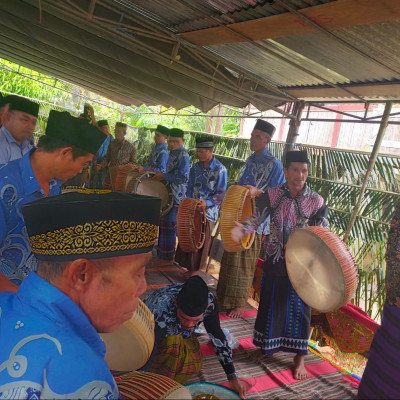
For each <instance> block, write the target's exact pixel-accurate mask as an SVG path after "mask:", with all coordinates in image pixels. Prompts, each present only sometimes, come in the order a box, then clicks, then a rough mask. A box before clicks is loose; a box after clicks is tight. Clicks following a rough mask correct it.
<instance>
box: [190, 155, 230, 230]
mask: <svg viewBox="0 0 400 400" xmlns="http://www.w3.org/2000/svg"><path fill="white" fill-rule="evenodd" d="M226 181H227V172H226V168H225V166H224V165H222V164H221V163H220V162H219V161H218V160H217V159H216V158H215V157H213V159H212V161H211V163H210V165H209V166H208V167H207V168H205V169H204V168H203V163H202V162H200V161H199V162H197V163H196V164H194V165H193V166H192V168H191V169H190V174H189V182H188V186H187V191H186V197H190V198H192V199H201V200H205V202H206V203H207V208H206V216H207V219H208V220H209V221H212V222H215V221H216V220H217V219H218V212H219V204H218V195H223V194H224V193H225V191H226ZM221 198H222V196H221Z"/></svg>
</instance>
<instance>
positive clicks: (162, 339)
mask: <svg viewBox="0 0 400 400" xmlns="http://www.w3.org/2000/svg"><path fill="white" fill-rule="evenodd" d="M144 303H145V304H146V305H147V307H148V308H149V309H150V311H151V312H152V313H153V314H154V322H155V329H154V336H155V343H154V350H153V353H152V355H151V357H150V360H149V361H148V362H147V364H146V366H145V367H144V368H143V369H145V370H150V371H151V372H157V373H158V374H161V375H165V376H167V377H169V378H171V379H174V380H175V381H177V382H180V383H184V382H186V381H187V380H188V379H190V378H191V377H192V376H193V375H195V374H198V373H199V371H200V369H201V367H202V353H201V349H200V343H199V341H198V339H197V338H196V337H194V336H193V333H194V332H195V330H196V328H198V327H199V325H200V324H201V323H204V327H205V329H206V331H207V333H208V336H209V337H210V339H211V342H212V345H213V347H214V350H215V354H216V356H217V358H218V360H219V362H220V363H221V366H222V368H223V369H224V371H225V373H226V375H227V379H228V381H229V386H230V387H231V388H232V389H233V390H235V391H237V392H238V393H239V395H240V397H241V398H242V399H244V398H245V395H246V387H245V385H244V384H243V382H242V381H241V380H240V378H239V377H238V374H237V373H236V371H235V366H234V365H233V361H232V349H231V347H230V346H229V343H228V340H227V338H226V336H225V333H224V331H223V330H222V329H221V324H220V322H219V310H218V303H217V299H216V298H215V296H214V295H213V294H212V293H211V292H210V291H209V289H208V287H207V285H206V283H205V282H204V281H203V279H201V278H200V277H199V276H192V277H190V278H189V279H188V280H187V281H186V282H185V283H184V284H182V283H176V284H174V285H169V286H165V287H163V288H160V289H157V290H155V291H154V292H153V293H151V294H150V295H149V296H147V297H146V298H145V299H144Z"/></svg>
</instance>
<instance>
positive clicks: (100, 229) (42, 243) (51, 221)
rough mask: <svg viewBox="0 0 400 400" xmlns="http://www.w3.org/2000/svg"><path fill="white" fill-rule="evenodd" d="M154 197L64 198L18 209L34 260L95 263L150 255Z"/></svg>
mask: <svg viewBox="0 0 400 400" xmlns="http://www.w3.org/2000/svg"><path fill="white" fill-rule="evenodd" d="M160 203H161V200H160V199H159V198H158V197H151V196H142V195H139V194H131V193H119V192H111V193H106V194H85V193H78V192H71V193H65V194H62V195H59V196H51V197H46V198H44V199H41V200H38V201H34V202H32V203H29V204H26V205H24V206H22V213H23V215H24V220H25V224H26V228H27V230H28V235H29V241H30V244H31V248H32V252H33V253H34V254H35V256H36V257H37V258H38V259H39V260H44V261H72V260H75V259H77V258H79V257H84V258H90V259H98V258H109V257H118V256H126V255H131V254H140V253H146V252H148V251H151V250H152V248H153V245H154V243H155V240H156V239H157V236H158V225H159V219H160Z"/></svg>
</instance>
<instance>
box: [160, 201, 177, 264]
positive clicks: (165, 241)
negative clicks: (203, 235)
mask: <svg viewBox="0 0 400 400" xmlns="http://www.w3.org/2000/svg"><path fill="white" fill-rule="evenodd" d="M177 213H178V205H177V204H175V205H174V206H173V207H172V209H171V211H170V212H169V213H168V214H167V215H164V216H163V217H161V218H160V230H159V236H158V244H157V257H158V258H161V259H163V260H173V259H174V255H175V245H176V215H177Z"/></svg>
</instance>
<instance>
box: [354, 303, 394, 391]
mask: <svg viewBox="0 0 400 400" xmlns="http://www.w3.org/2000/svg"><path fill="white" fill-rule="evenodd" d="M399 363H400V308H399V307H397V306H395V305H391V304H389V303H388V302H386V303H385V306H384V308H383V315H382V324H381V326H380V327H379V328H378V330H377V331H376V333H375V336H374V339H373V341H372V344H371V349H370V352H369V356H368V363H367V366H366V367H365V371H364V374H363V377H362V380H361V383H360V386H359V389H358V398H359V399H400V368H399Z"/></svg>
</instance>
